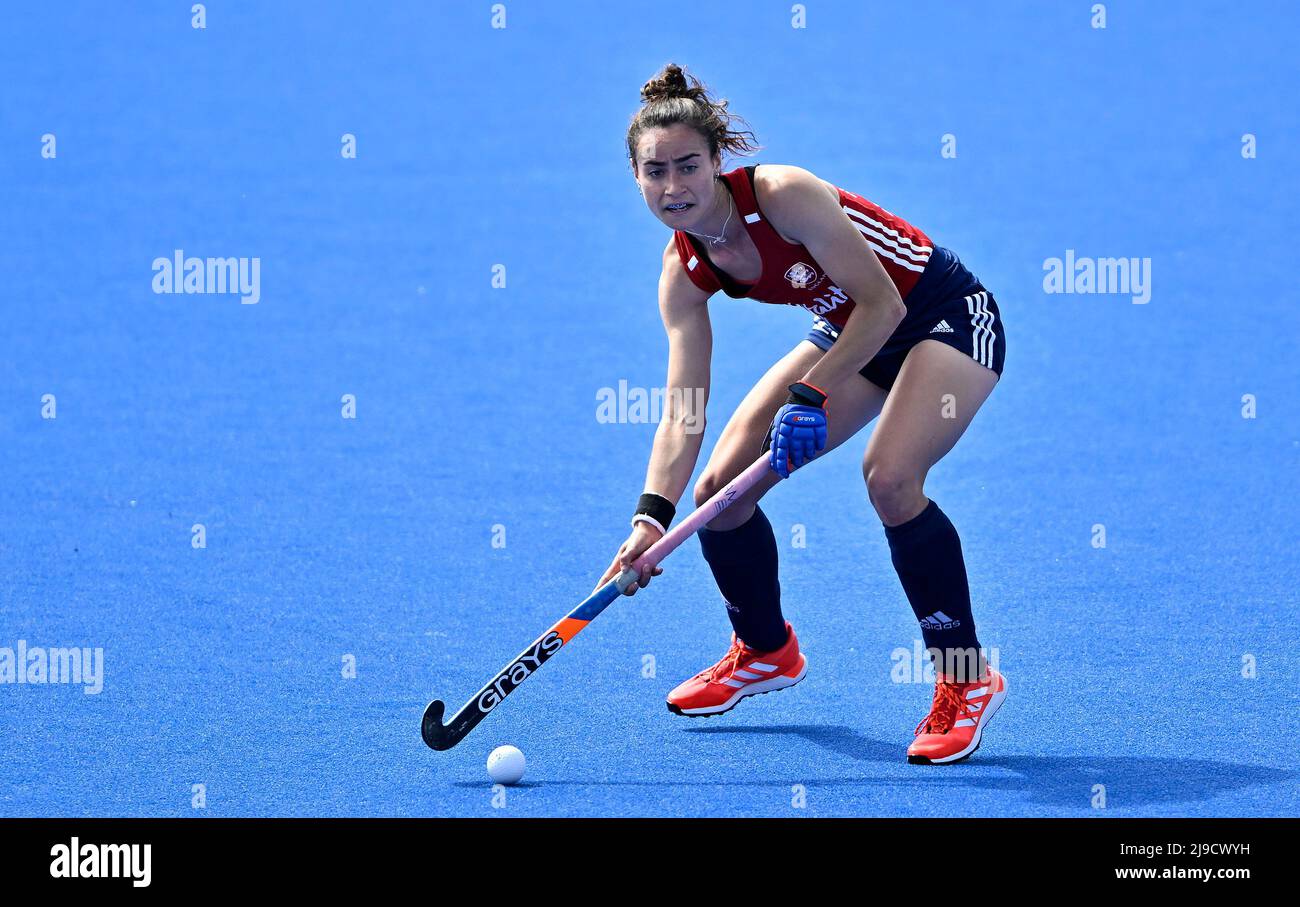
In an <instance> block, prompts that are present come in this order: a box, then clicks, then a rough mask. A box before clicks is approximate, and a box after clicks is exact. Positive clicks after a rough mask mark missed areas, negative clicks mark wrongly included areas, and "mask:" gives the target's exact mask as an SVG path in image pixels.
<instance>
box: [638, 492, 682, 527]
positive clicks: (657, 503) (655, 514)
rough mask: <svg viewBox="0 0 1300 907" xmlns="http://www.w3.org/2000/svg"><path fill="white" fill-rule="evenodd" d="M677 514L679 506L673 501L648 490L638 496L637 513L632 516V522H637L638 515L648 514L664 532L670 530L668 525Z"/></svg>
mask: <svg viewBox="0 0 1300 907" xmlns="http://www.w3.org/2000/svg"><path fill="white" fill-rule="evenodd" d="M676 515H677V508H676V507H674V506H673V502H672V501H670V500H668V499H667V498H666V497H664V496H663V495H658V494H652V493H650V492H647V493H646V494H643V495H641V497H639V498H637V502H636V513H635V514H634V515H633V516H632V522H634V523H635V522H636V521H637V520H636V518H637V517H638V516H648V517H649V518H650V519H651V520H652V521H653V522H654V523H655V525H657V526H658V527H659V528H660V529H662V530H663V531H664V532H667V531H668V525H669V524H670V523H671V522H672V521H673V517H675V516H676Z"/></svg>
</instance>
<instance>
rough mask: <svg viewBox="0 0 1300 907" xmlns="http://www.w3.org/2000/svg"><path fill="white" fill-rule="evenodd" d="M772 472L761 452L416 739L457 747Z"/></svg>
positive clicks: (427, 720)
mask: <svg viewBox="0 0 1300 907" xmlns="http://www.w3.org/2000/svg"><path fill="white" fill-rule="evenodd" d="M770 468H771V467H770V466H769V459H768V455H767V454H763V456H761V457H759V458H758V459H757V460H755V461H754V463H753V465H752V466H750V467H749V468H748V469H746V470H745V471H744V472H742V473H741V474H740V475H739V476H737V477H736V478H735V480H734V481H732V483H731V484H730V485H728V486H727V487H726V488H723V489H722V490H721V491H719V492H718V493H717V494H715V495H714V496H713V497H711V498H709V499H708V500H707V501H705V502H704V503H703V504H702V505H700V506H699V507H697V508H696V509H695V512H694V513H692V514H691V515H690V516H688V517H687V518H686V519H684V520H682V521H681V522H680V523H678V524H677V525H676V526H675V527H673V528H672V529H670V530H668V532H667V534H666V535H664V537H663V538H661V539H659V541H657V542H655V543H654V544H653V545H651V546H650V547H649V548H647V549H646V550H645V553H643V554H642V555H641V556H640V557H639V558H637V559H636V560H635V561H633V562H632V566H631V567H628V568H627V569H626V570H624V571H623V572H622V573H620V574H619V575H618V576H616V577H615V578H614V579H611V580H610V581H609V582H607V583H605V585H603V586H601V587H600V588H599V589H597V590H596V591H595V592H593V593H591V595H589V596H588V597H587V599H586V600H585V601H584V602H583V603H582V604H580V605H578V607H576V608H574V609H573V610H572V611H570V612H569V613H568V614H566V615H565V616H564V617H562V618H560V620H559V621H558V622H557V623H555V624H554V625H552V626H551V628H550V629H549V630H547V631H546V632H545V633H543V634H542V635H541V636H539V637H538V638H537V639H536V640H534V642H533V644H532V645H531V646H529V647H528V648H527V649H524V650H523V651H522V652H520V653H519V655H518V656H516V657H515V659H514V661H512V662H510V663H509V664H508V665H506V666H505V667H504V668H502V669H501V670H500V671H498V672H497V674H496V676H495V677H494V678H493V679H492V680H491V681H490V682H489V683H488V684H487V686H485V687H483V689H481V690H479V691H478V693H477V694H476V695H475V696H474V698H473V699H471V700H470V701H469V702H467V703H465V705H464V707H462V708H461V710H460V711H459V712H457V713H456V714H455V715H454V716H452V719H451V722H450V723H449V724H443V723H442V716H443V712H444V711H446V708H447V706H446V704H445V703H444V702H443V701H442V700H441V699H435V700H434V701H433V702H431V703H429V705H428V707H427V708H426V709H425V710H424V720H423V721H422V722H421V723H420V735H421V736H422V737H424V742H425V743H427V744H428V745H429V746H430V747H431V748H432V749H435V750H449V749H451V748H452V747H453V746H455V745H456V744H457V743H460V742H461V740H463V739H465V735H466V734H468V733H469V732H470V731H472V730H473V729H474V726H475V725H477V724H478V723H479V722H480V721H482V720H483V719H484V718H485V717H486V716H487V714H488V713H489V712H491V711H492V710H493V709H494V708H496V707H497V706H498V705H499V704H500V703H501V700H503V699H505V698H506V697H507V696H509V695H510V694H511V693H513V692H514V691H515V690H516V689H517V688H518V686H519V685H520V684H521V683H523V682H524V681H525V680H527V679H528V678H529V677H531V676H533V672H534V671H536V670H537V669H538V668H540V667H541V666H542V665H544V664H545V663H546V662H547V661H548V660H550V658H551V656H552V655H554V654H555V653H556V652H558V651H559V650H560V649H561V648H562V647H563V646H565V645H567V644H568V643H569V642H571V641H572V640H573V637H575V636H577V635H578V634H579V633H581V632H582V629H583V628H584V627H585V626H587V624H589V623H591V622H592V621H593V620H595V619H596V615H598V614H600V612H601V611H604V610H605V609H606V608H607V607H609V605H610V603H611V602H613V601H614V599H616V598H618V597H619V596H620V595H622V594H623V593H624V592H626V591H627V590H628V588H629V587H630V586H631V585H632V584H633V583H635V582H636V581H637V579H638V578H639V577H640V575H641V571H642V569H644V568H646V567H649V568H650V569H651V570H653V569H654V567H655V566H656V565H658V564H659V562H660V561H662V560H663V559H664V558H666V557H667V556H668V555H669V554H671V553H672V552H673V550H674V549H676V548H677V546H678V545H680V544H681V543H682V542H684V541H686V538H687V537H688V536H691V535H694V534H695V533H696V532H697V531H698V530H699V529H700V528H701V527H702V526H703V525H704V524H705V523H707V522H709V521H710V520H712V519H713V518H714V517H716V516H717V515H718V514H720V513H722V511H724V510H726V509H727V508H728V507H730V506H731V505H732V503H734V502H735V501H736V499H737V498H739V497H740V496H741V495H742V494H744V493H745V492H746V491H748V490H749V489H750V488H751V487H753V485H754V483H755V482H757V481H758V480H759V479H760V478H762V476H763V475H764V473H766V472H767V471H768V469H770Z"/></svg>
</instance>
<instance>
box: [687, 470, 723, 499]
mask: <svg viewBox="0 0 1300 907" xmlns="http://www.w3.org/2000/svg"><path fill="white" fill-rule="evenodd" d="M728 481H729V480H728V479H727V478H726V477H725V476H722V475H721V474H719V473H716V472H712V471H706V472H705V473H704V474H703V475H702V476H700V478H699V481H698V482H696V483H695V506H696V507H703V506H704V503H705V502H706V501H707V500H708V499H709V498H711V497H713V496H714V495H715V494H717V493H718V492H719V491H721V490H722V489H723V488H725V487H726V485H727V482H728Z"/></svg>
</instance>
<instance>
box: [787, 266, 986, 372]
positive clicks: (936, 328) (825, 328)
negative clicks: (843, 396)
mask: <svg viewBox="0 0 1300 907" xmlns="http://www.w3.org/2000/svg"><path fill="white" fill-rule="evenodd" d="M941 253H942V254H941ZM936 259H938V261H936ZM931 268H934V269H935V270H934V271H933V272H932V271H931ZM918 291H919V296H918ZM905 302H906V305H907V315H906V316H905V317H904V318H903V321H902V323H901V324H899V326H898V328H897V329H896V330H895V331H894V333H893V334H891V335H890V337H889V339H888V340H886V341H885V345H884V346H882V347H881V348H880V352H878V353H876V355H875V356H874V357H872V359H871V361H870V362H868V363H867V364H866V365H865V366H863V368H862V370H861V372H860V374H861V375H862V377H864V378H866V379H867V380H868V381H870V382H871V383H872V384H875V385H876V386H878V387H880V388H882V389H884V390H889V389H890V388H891V387H893V386H894V380H895V379H896V378H898V372H899V369H901V368H902V367H903V360H904V359H906V358H907V354H908V353H910V352H911V351H912V347H914V346H916V345H917V344H918V343H920V342H921V341H922V340H938V341H939V342H940V343H946V344H948V345H949V346H951V347H954V348H955V349H958V350H961V351H962V352H963V353H965V354H966V355H968V356H970V357H971V358H972V359H974V360H975V361H976V362H978V363H979V364H980V365H982V366H984V367H985V368H988V369H992V370H993V371H994V372H996V373H997V374H998V376H999V377H1000V376H1001V375H1002V363H1003V360H1004V359H1005V357H1006V345H1007V344H1006V336H1005V334H1004V332H1003V327H1002V316H1001V314H1000V313H999V312H998V304H997V300H995V299H994V298H993V294H992V293H990V292H989V291H988V290H986V289H984V286H983V285H982V284H981V283H980V282H979V279H978V278H976V277H975V275H973V274H971V273H970V271H968V270H966V267H965V266H964V265H962V263H961V262H960V261H959V260H958V259H957V256H956V255H953V254H952V253H951V252H949V251H948V250H947V249H942V248H939V247H936V248H935V250H934V255H932V256H931V259H930V263H929V264H928V265H927V266H926V269H925V272H924V273H923V274H922V275H921V280H920V281H918V282H917V284H916V286H915V287H914V288H913V289H912V292H911V293H908V294H907V299H906V301H905ZM838 337H839V329H838V328H836V327H835V325H833V324H831V323H830V322H829V321H827V320H826V319H825V318H821V317H818V318H815V319H813V326H812V330H811V331H809V332H808V340H809V341H811V342H812V343H813V344H815V345H816V346H817V347H819V348H820V349H823V350H829V349H830V348H831V345H832V344H834V343H835V341H836V339H837V338H838Z"/></svg>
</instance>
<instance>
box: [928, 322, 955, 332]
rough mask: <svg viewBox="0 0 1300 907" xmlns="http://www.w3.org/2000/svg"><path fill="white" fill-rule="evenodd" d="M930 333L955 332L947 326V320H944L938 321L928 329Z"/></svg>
mask: <svg viewBox="0 0 1300 907" xmlns="http://www.w3.org/2000/svg"><path fill="white" fill-rule="evenodd" d="M930 333H931V334H953V333H956V332H955V331H953V329H952V328H951V327H949V325H948V322H947V320H944V321H940V322H939V323H938V324H936V325H935V326H934V327H932V328H931V329H930Z"/></svg>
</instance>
